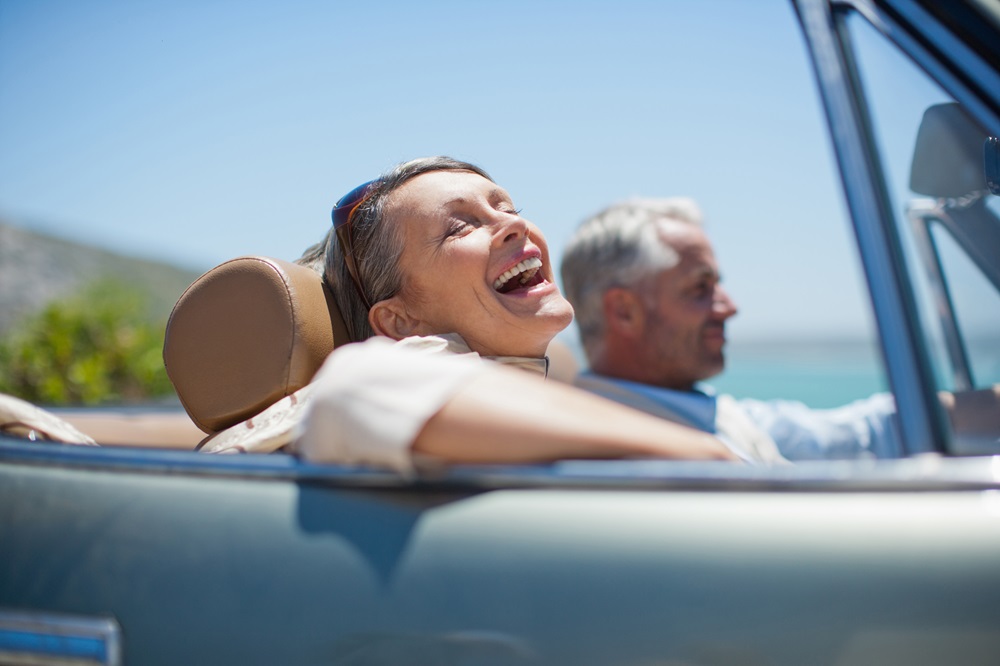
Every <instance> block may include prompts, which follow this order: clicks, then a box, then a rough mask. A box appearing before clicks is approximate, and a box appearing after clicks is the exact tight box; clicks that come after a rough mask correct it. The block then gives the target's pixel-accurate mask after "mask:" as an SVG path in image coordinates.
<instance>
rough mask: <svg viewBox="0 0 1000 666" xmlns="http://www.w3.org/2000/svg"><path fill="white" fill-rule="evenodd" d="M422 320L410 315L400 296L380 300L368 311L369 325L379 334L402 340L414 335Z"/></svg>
mask: <svg viewBox="0 0 1000 666" xmlns="http://www.w3.org/2000/svg"><path fill="white" fill-rule="evenodd" d="M419 324H420V321H419V320H418V319H415V318H414V317H412V316H410V313H409V311H408V310H407V308H406V304H405V303H403V299H401V298H400V297H399V296H393V297H392V298H387V299H385V300H384V301H379V302H378V303H376V304H375V305H373V306H372V307H371V310H369V311H368V325H369V326H371V327H372V330H373V331H375V333H377V334H378V335H384V336H385V337H387V338H392V339H393V340H402V339H403V338H405V337H408V336H411V335H414V334H415V332H416V330H417V326H419Z"/></svg>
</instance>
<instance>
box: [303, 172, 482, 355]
mask: <svg viewBox="0 0 1000 666" xmlns="http://www.w3.org/2000/svg"><path fill="white" fill-rule="evenodd" d="M431 171H471V172H472V173H475V174H478V175H480V176H482V177H483V178H486V179H487V180H489V181H493V179H492V178H490V176H489V174H487V173H486V172H485V171H484V170H483V169H481V168H479V167H477V166H475V165H474V164H469V163H468V162H462V161H459V160H456V159H452V158H450V157H424V158H420V159H416V160H411V161H409V162H404V163H402V164H399V165H397V166H396V167H394V168H393V169H390V170H389V171H387V172H386V173H384V174H382V176H381V177H380V178H379V179H378V180H377V181H376V182H375V183H374V185H373V187H372V189H371V190H370V191H369V193H368V197H367V198H366V199H365V200H364V201H363V202H362V203H361V205H360V206H358V209H357V210H356V211H354V215H353V216H352V217H351V242H352V243H353V245H354V261H355V264H356V265H357V270H358V273H359V278H360V281H361V284H363V285H364V290H365V296H366V297H367V298H368V302H369V303H372V304H374V303H378V302H379V301H382V300H385V299H387V298H392V297H393V296H395V295H396V294H398V293H399V291H400V290H401V289H402V287H403V274H402V271H401V270H400V268H399V259H400V256H401V255H402V253H403V235H402V233H400V225H398V224H389V225H386V214H385V210H386V202H387V201H388V199H389V195H391V194H392V193H393V192H395V191H396V190H397V189H399V188H400V186H402V185H403V183H405V182H407V181H409V180H410V179H412V178H416V177H417V176H419V175H422V174H425V173H429V172H431ZM297 263H299V264H302V265H305V266H309V267H310V268H312V269H313V270H315V271H317V272H321V273H322V274H323V279H324V280H325V281H326V283H327V285H329V286H330V289H331V290H332V291H333V294H334V298H335V299H336V301H337V305H338V306H339V307H340V312H341V314H342V315H343V317H344V323H345V324H346V325H347V332H348V334H349V335H350V336H351V340H353V341H360V340H366V339H368V338H370V337H372V336H373V335H375V333H374V331H373V330H372V328H371V325H370V324H369V323H368V306H366V305H365V303H364V301H363V300H362V299H361V296H360V295H359V294H358V289H357V288H356V287H355V285H354V281H353V280H352V278H351V274H350V273H349V272H348V270H347V263H346V262H345V261H344V253H343V248H341V247H340V242H339V241H338V240H337V235H336V233H335V232H334V230H333V229H332V228H331V229H330V230H329V231H328V232H327V234H326V237H325V238H324V239H323V240H322V241H320V242H319V243H317V244H316V245H313V246H312V247H310V248H309V249H307V250H306V251H305V253H303V255H302V256H301V257H300V258H299V259H298V260H297Z"/></svg>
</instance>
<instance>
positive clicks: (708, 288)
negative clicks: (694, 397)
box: [636, 223, 736, 390]
mask: <svg viewBox="0 0 1000 666" xmlns="http://www.w3.org/2000/svg"><path fill="white" fill-rule="evenodd" d="M659 236H660V240H661V241H662V242H664V243H666V244H668V245H670V246H671V247H672V248H673V249H674V250H675V251H676V252H677V255H678V258H679V263H677V265H675V266H674V267H673V268H669V269H666V270H661V271H659V272H657V273H654V274H653V275H650V276H648V277H647V278H645V279H643V280H642V281H641V282H640V283H639V284H638V285H637V289H636V291H637V293H638V295H639V297H640V298H641V299H642V302H643V306H644V309H645V320H644V324H643V328H642V333H641V342H640V344H641V348H642V350H643V353H644V355H645V356H646V359H647V362H648V364H649V366H648V367H649V369H650V377H651V378H653V381H654V383H655V384H656V385H658V386H664V387H667V388H674V389H681V390H687V389H690V388H691V387H692V385H693V384H694V383H695V382H697V381H700V380H702V379H707V378H709V377H712V376H713V375H717V374H719V373H720V372H722V370H723V368H724V367H725V357H724V354H723V347H724V346H725V344H726V333H725V323H726V320H727V319H729V318H730V317H732V316H733V315H735V314H736V305H735V304H734V303H733V301H732V300H730V298H729V294H727V293H726V291H725V290H724V289H723V288H722V285H721V284H720V283H719V266H718V264H717V262H716V261H715V253H714V252H712V246H711V244H710V243H709V242H708V238H707V237H706V236H705V234H704V233H703V232H702V231H701V229H700V228H698V227H696V226H694V225H690V224H682V223H667V224H663V225H661V228H660V234H659Z"/></svg>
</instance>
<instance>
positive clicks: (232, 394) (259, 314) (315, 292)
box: [163, 256, 349, 435]
mask: <svg viewBox="0 0 1000 666" xmlns="http://www.w3.org/2000/svg"><path fill="white" fill-rule="evenodd" d="M348 339H349V338H348V335H347V328H346V326H345V325H344V320H343V318H342V317H341V314H340V310H339V308H338V307H337V304H336V302H335V301H334V299H333V294H332V293H331V292H330V290H329V288H328V287H327V286H326V285H325V284H324V282H323V280H322V279H321V277H320V275H319V274H318V273H316V271H314V270H312V269H311V268H308V267H306V266H301V265H298V264H293V263H291V262H287V261H282V260H280V259H273V258H269V257H260V256H252V257H239V258H236V259H232V260H230V261H227V262H225V263H222V264H220V265H218V266H216V267H215V268H213V269H211V270H210V271H208V272H207V273H205V274H204V275H202V276H201V277H199V278H198V279H197V280H195V281H194V283H192V284H191V286H190V287H188V288H187V290H185V292H184V293H183V295H181V297H180V299H179V300H178V301H177V304H176V305H175V306H174V309H173V311H172V312H171V314H170V319H169V320H168V322H167V329H166V335H165V339H164V345H163V362H164V364H165V365H166V368H167V375H168V376H169V377H170V381H171V382H172V383H173V385H174V389H175V390H176V391H177V395H178V397H179V398H180V401H181V404H182V405H183V406H184V409H185V410H186V411H187V413H188V416H190V417H191V420H192V421H193V422H194V423H195V425H197V426H198V427H199V428H200V429H201V430H202V431H204V432H206V433H208V434H209V435H212V434H215V433H217V432H220V431H222V430H225V429H226V428H228V427H230V426H232V425H235V424H237V423H240V422H241V421H244V420H246V419H248V418H250V417H252V416H255V415H257V414H259V413H260V412H261V411H263V410H264V409H266V408H267V407H269V406H271V405H272V404H274V403H275V402H277V401H278V400H281V399H282V398H284V397H285V396H287V395H290V394H292V393H294V392H295V391H297V390H299V389H300V388H302V387H303V386H305V385H307V384H308V383H309V382H310V381H311V380H312V378H313V375H315V374H316V371H317V370H319V367H320V365H322V363H323V360H324V359H325V358H326V357H327V355H328V354H329V353H330V352H331V351H333V349H334V347H336V346H337V345H340V344H343V343H345V342H347V341H348Z"/></svg>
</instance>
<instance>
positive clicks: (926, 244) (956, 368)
mask: <svg viewBox="0 0 1000 666" xmlns="http://www.w3.org/2000/svg"><path fill="white" fill-rule="evenodd" d="M906 216H907V218H908V219H909V220H910V226H911V228H912V230H913V239H914V241H915V242H916V246H917V251H918V252H919V253H920V258H921V260H922V261H923V263H924V274H925V275H926V276H927V281H928V283H929V284H930V290H931V294H932V297H933V299H934V306H935V310H936V311H937V313H938V322H939V323H940V324H941V330H942V331H943V332H944V340H945V347H946V348H947V349H948V358H949V359H950V360H951V367H952V381H954V383H955V390H956V391H971V390H972V389H973V388H975V382H974V381H973V378H972V364H971V363H970V362H969V355H968V353H967V351H966V349H965V343H964V342H963V340H962V333H961V331H959V330H958V317H957V316H956V314H955V306H954V303H953V302H952V299H951V291H950V290H949V289H948V283H947V281H946V280H945V277H944V270H943V269H942V267H941V257H940V255H939V254H938V251H937V244H936V243H934V239H933V237H932V236H931V224H933V223H934V222H935V221H939V220H941V218H942V217H944V216H947V212H946V211H945V209H944V207H943V206H941V205H940V204H939V202H938V201H936V200H934V199H916V200H913V201H911V202H910V203H909V205H908V206H907V208H906Z"/></svg>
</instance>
